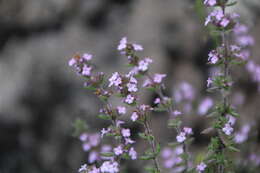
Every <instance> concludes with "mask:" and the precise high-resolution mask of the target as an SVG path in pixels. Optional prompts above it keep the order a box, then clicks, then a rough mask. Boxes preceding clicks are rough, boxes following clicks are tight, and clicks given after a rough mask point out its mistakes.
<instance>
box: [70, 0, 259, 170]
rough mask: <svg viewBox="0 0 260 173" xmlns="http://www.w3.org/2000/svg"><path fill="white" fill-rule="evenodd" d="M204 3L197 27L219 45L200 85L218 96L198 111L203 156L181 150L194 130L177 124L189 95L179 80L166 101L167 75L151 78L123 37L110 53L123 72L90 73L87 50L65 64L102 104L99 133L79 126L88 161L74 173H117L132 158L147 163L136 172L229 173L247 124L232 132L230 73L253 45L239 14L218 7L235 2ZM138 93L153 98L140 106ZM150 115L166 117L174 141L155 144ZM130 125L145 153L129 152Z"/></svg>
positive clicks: (136, 46)
mask: <svg viewBox="0 0 260 173" xmlns="http://www.w3.org/2000/svg"><path fill="white" fill-rule="evenodd" d="M204 4H205V5H206V6H208V7H210V8H214V9H213V11H212V12H211V13H210V14H209V15H208V17H207V18H206V21H205V26H208V25H211V27H212V28H213V30H214V32H215V33H217V35H218V37H220V38H221V39H220V40H221V41H220V43H219V46H218V47H216V48H215V49H214V50H212V51H210V52H209V54H208V64H209V65H212V66H215V68H216V69H217V70H216V71H217V72H215V73H214V74H213V75H211V76H210V77H209V78H208V80H207V84H206V86H207V88H208V91H209V92H214V91H216V92H218V93H220V95H221V99H220V100H217V101H215V102H216V104H215V106H214V107H213V105H214V101H213V100H212V99H211V98H209V97H207V98H205V99H204V100H203V101H202V102H201V104H200V105H199V108H198V114H199V115H205V114H207V113H208V112H210V114H208V115H207V117H210V118H211V119H213V120H212V125H211V126H210V127H209V128H207V129H205V130H203V131H202V132H201V134H202V135H206V134H212V136H211V139H210V144H209V145H208V149H207V152H206V154H204V155H203V156H197V157H196V156H195V154H194V153H191V152H190V151H189V148H190V147H189V146H190V145H191V143H192V141H193V139H194V137H193V134H194V132H193V129H192V128H191V127H189V126H187V125H186V124H185V122H184V121H182V120H183V117H184V114H188V113H189V110H190V108H191V106H190V105H191V102H192V101H193V100H194V97H195V96H194V92H193V88H192V86H190V85H189V84H188V83H185V82H184V83H182V84H180V87H179V88H177V89H176V90H175V91H174V97H173V98H172V97H169V96H166V95H165V85H164V83H163V81H164V79H165V78H166V77H167V75H166V74H161V73H155V74H152V73H151V72H150V65H151V64H152V63H153V60H152V59H151V58H150V57H140V56H138V52H140V51H143V47H142V46H141V45H139V44H137V43H132V42H129V41H128V39H127V38H126V37H123V38H122V39H121V40H120V42H119V45H118V47H117V50H118V51H119V53H120V54H121V55H122V56H125V57H126V58H127V61H128V64H127V66H128V68H129V69H128V71H127V73H121V72H114V73H112V75H111V76H109V77H107V76H106V75H105V73H103V72H96V68H95V67H96V66H95V65H94V64H93V63H92V57H93V56H92V55H91V54H88V53H86V54H83V55H79V54H77V55H75V56H74V57H73V58H72V59H71V60H70V61H69V66H71V67H73V68H74V69H75V70H76V72H77V73H78V74H79V75H80V76H83V77H84V78H85V80H86V81H85V83H84V87H85V88H86V89H89V90H91V91H93V93H94V94H95V95H96V96H97V97H98V98H99V99H100V100H101V101H102V102H103V108H101V109H100V111H99V116H98V117H99V118H101V119H103V120H106V121H109V122H110V124H109V125H108V126H107V127H104V128H102V129H101V130H100V135H98V134H97V133H94V134H91V133H88V132H86V130H85V129H84V131H83V132H81V133H80V135H79V138H80V140H81V141H82V142H83V145H82V146H83V150H84V151H90V154H89V159H88V163H89V164H88V165H87V164H84V165H82V166H81V168H80V169H79V172H82V173H117V172H120V170H122V165H123V163H124V160H136V159H140V160H146V161H148V163H149V166H145V167H144V169H145V170H146V171H148V172H151V173H161V172H165V171H167V170H169V171H171V172H183V173H192V172H199V173H201V172H207V173H211V172H212V173H213V172H214V173H215V172H217V173H224V172H225V173H226V172H228V173H232V172H234V171H235V169H234V163H233V160H234V159H233V158H232V152H238V151H239V149H238V148H237V147H236V143H242V142H243V141H245V140H246V138H247V135H248V132H249V129H250V127H248V126H245V127H243V128H242V130H241V132H238V133H234V125H235V122H236V120H237V118H238V117H239V115H238V113H237V112H236V111H235V108H234V106H233V105H232V104H231V102H230V99H229V97H230V93H231V89H232V86H233V85H234V81H233V80H232V73H231V72H232V71H231V68H232V67H233V66H234V65H244V64H246V63H247V61H248V58H249V52H248V46H251V45H252V44H253V42H254V41H253V39H252V38H251V37H250V36H248V35H246V34H245V33H246V31H245V30H246V29H245V28H244V27H245V26H244V25H241V24H240V23H239V22H238V18H239V15H238V14H236V13H228V12H227V10H226V9H227V7H229V6H233V5H235V4H236V3H235V2H230V1H229V0H205V1H204ZM231 38H234V39H233V41H235V42H234V43H232V42H231V41H232V39H231ZM236 43H237V44H236ZM250 63H251V64H249V65H247V69H249V71H250V72H253V71H255V68H256V67H255V66H256V65H255V64H254V63H253V62H252V61H250ZM255 78H256V77H255ZM257 80H258V78H257ZM257 80H256V81H257ZM144 90H149V91H152V92H154V93H155V94H156V98H155V99H154V101H153V103H152V104H147V103H143V102H142V100H141V99H140V95H141V94H142V92H143V91H144ZM181 102H185V105H186V107H185V109H184V111H180V110H178V109H177V104H181ZM187 105H188V106H187ZM151 112H167V113H168V115H169V116H168V122H167V124H168V127H169V128H170V129H173V130H174V131H175V133H176V137H173V138H172V140H174V141H173V142H169V144H168V146H166V147H165V146H164V147H163V149H161V145H162V142H161V141H159V140H158V138H157V137H156V136H155V135H154V133H153V130H152V125H151ZM130 123H138V124H140V125H141V127H142V129H143V130H142V131H141V132H138V136H139V138H140V139H142V140H144V141H145V142H146V143H147V144H148V145H149V147H148V148H147V150H146V151H144V152H137V151H136V149H135V144H136V141H135V140H134V137H133V133H132V131H131V129H130V128H128V126H129V124H130ZM184 124H185V125H184ZM246 127H247V128H246ZM104 138H112V139H113V141H112V143H111V144H110V145H103V146H102V145H101V144H102V141H103V139H104ZM92 150H94V151H92Z"/></svg>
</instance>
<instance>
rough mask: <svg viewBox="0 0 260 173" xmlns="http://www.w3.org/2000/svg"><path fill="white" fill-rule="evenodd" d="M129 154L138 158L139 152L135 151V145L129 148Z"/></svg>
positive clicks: (132, 157)
mask: <svg viewBox="0 0 260 173" xmlns="http://www.w3.org/2000/svg"><path fill="white" fill-rule="evenodd" d="M129 156H130V157H131V159H132V160H136V159H137V152H136V151H135V149H134V148H133V147H131V148H130V150H129Z"/></svg>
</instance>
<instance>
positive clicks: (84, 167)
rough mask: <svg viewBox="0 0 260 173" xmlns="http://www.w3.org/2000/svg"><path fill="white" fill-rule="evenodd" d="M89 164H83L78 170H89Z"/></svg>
mask: <svg viewBox="0 0 260 173" xmlns="http://www.w3.org/2000/svg"><path fill="white" fill-rule="evenodd" d="M87 167H88V166H87V164H84V165H81V167H80V168H79V170H78V172H83V171H87Z"/></svg>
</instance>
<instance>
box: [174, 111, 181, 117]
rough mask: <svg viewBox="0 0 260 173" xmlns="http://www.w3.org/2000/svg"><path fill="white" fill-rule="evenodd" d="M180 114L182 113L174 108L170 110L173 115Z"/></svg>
mask: <svg viewBox="0 0 260 173" xmlns="http://www.w3.org/2000/svg"><path fill="white" fill-rule="evenodd" d="M181 114H182V113H181V112H180V111H178V110H175V111H173V112H172V115H174V116H178V115H181Z"/></svg>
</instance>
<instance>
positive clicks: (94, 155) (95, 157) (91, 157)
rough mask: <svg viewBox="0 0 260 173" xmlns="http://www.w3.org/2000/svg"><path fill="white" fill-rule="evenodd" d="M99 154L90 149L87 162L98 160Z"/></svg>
mask: <svg viewBox="0 0 260 173" xmlns="http://www.w3.org/2000/svg"><path fill="white" fill-rule="evenodd" d="M98 157H99V154H98V152H96V151H92V152H90V153H89V156H88V162H89V163H94V162H95V161H96V160H98Z"/></svg>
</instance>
